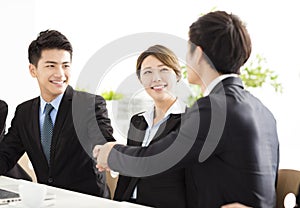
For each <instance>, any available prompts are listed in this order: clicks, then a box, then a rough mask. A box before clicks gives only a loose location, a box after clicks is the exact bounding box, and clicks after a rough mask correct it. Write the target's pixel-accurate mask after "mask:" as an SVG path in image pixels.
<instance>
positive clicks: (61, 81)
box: [29, 49, 71, 102]
mask: <svg viewBox="0 0 300 208" xmlns="http://www.w3.org/2000/svg"><path fill="white" fill-rule="evenodd" d="M70 68H71V55H70V53H69V52H68V51H66V50H61V49H47V50H43V51H42V53H41V58H40V60H39V61H38V63H37V66H35V65H33V64H30V65H29V71H30V74H31V76H32V77H34V78H36V79H37V81H38V84H39V87H40V91H41V96H42V98H43V99H44V100H45V101H46V102H50V101H52V100H53V99H55V98H56V97H57V96H58V95H60V94H62V93H64V92H65V90H66V88H67V86H68V84H69V78H70V70H71V69H70Z"/></svg>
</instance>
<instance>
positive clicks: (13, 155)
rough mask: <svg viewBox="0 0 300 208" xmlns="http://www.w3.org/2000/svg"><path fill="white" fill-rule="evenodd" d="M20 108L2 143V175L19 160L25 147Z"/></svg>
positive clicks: (0, 163) (0, 154) (0, 148)
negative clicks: (21, 134)
mask: <svg viewBox="0 0 300 208" xmlns="http://www.w3.org/2000/svg"><path fill="white" fill-rule="evenodd" d="M19 113H20V109H19V107H17V109H16V112H15V116H14V118H13V119H12V122H11V127H10V128H9V130H8V133H7V134H6V135H5V137H4V138H3V140H2V141H1V143H0V175H2V174H5V173H6V172H7V171H9V170H10V169H11V168H13V167H14V165H15V164H16V163H17V162H18V160H19V158H20V157H21V156H22V155H23V154H24V152H25V149H24V146H23V143H22V141H21V139H20V137H19V133H18V124H19V123H20V118H21V117H20V115H19Z"/></svg>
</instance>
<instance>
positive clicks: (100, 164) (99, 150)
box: [93, 142, 117, 172]
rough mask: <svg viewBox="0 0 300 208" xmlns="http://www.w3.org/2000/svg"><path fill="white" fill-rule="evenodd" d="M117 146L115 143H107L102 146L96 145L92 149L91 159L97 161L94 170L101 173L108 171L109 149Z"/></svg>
mask: <svg viewBox="0 0 300 208" xmlns="http://www.w3.org/2000/svg"><path fill="white" fill-rule="evenodd" d="M116 144H117V142H107V143H105V144H104V145H96V146H95V147H94V149H93V157H94V158H95V159H96V160H97V165H96V168H97V169H98V170H99V171H100V172H103V171H105V170H107V171H110V168H109V166H108V161H107V160H108V156H109V153H110V151H111V149H112V148H113V147H114V146H115V145H116Z"/></svg>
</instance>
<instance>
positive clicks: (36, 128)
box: [31, 97, 46, 160]
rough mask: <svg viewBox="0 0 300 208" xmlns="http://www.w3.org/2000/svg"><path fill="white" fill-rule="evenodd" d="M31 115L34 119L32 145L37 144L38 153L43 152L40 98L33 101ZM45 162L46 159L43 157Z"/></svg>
mask: <svg viewBox="0 0 300 208" xmlns="http://www.w3.org/2000/svg"><path fill="white" fill-rule="evenodd" d="M31 115H32V116H34V117H35V118H33V119H31V120H32V124H31V125H32V132H33V139H34V144H37V147H38V149H39V151H40V152H43V148H42V144H41V130H40V98H39V97H37V98H35V99H34V100H33V104H32V108H31ZM45 160H46V157H45Z"/></svg>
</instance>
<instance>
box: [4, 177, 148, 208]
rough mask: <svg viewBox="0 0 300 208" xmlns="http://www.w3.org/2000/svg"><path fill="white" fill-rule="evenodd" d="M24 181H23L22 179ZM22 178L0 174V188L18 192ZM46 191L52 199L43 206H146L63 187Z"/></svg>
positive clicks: (132, 207) (8, 206) (9, 207)
mask: <svg viewBox="0 0 300 208" xmlns="http://www.w3.org/2000/svg"><path fill="white" fill-rule="evenodd" d="M23 182H24V181H23ZM20 183H22V180H17V179H12V178H8V177H5V176H0V188H2V189H6V190H10V191H15V192H18V185H19V184H20ZM47 192H48V193H52V194H55V199H54V200H47V201H45V204H44V206H43V207H49V208H68V207H69V208H77V207H78V208H79V207H80V208H81V207H87V208H93V207H97V208H106V207H109V208H146V206H141V205H137V204H133V203H129V202H117V201H113V200H109V199H105V198H101V197H95V196H91V195H88V194H82V193H78V192H74V191H69V190H65V189H60V188H55V187H52V186H47ZM13 207H16V208H21V207H22V208H23V206H22V205H21V202H17V203H12V204H9V205H0V208H13Z"/></svg>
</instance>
